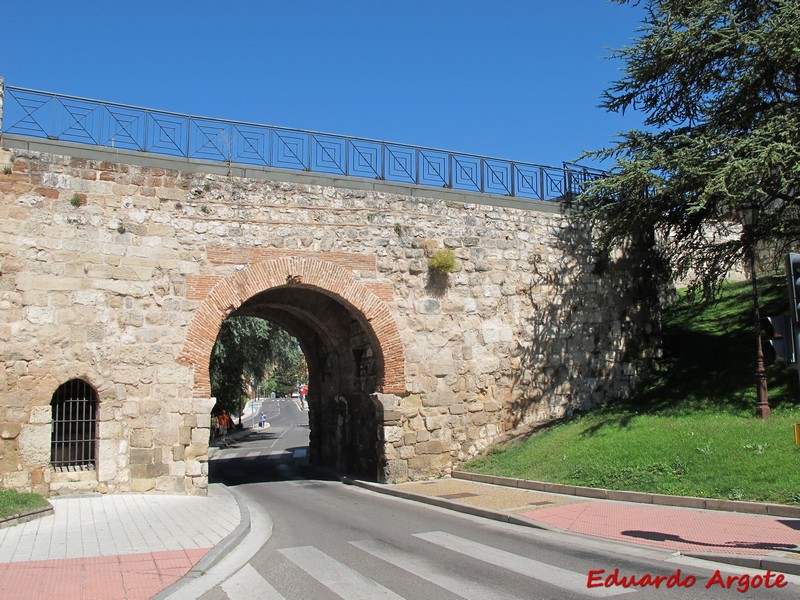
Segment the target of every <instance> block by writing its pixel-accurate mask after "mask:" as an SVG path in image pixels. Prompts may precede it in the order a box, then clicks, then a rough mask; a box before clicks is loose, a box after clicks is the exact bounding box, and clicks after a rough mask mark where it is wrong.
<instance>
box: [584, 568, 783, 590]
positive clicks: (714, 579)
mask: <svg viewBox="0 0 800 600" xmlns="http://www.w3.org/2000/svg"><path fill="white" fill-rule="evenodd" d="M695 583H697V578H696V577H695V576H694V575H684V574H683V573H681V570H680V569H676V570H675V572H674V573H672V574H670V575H651V574H650V573H644V574H642V575H621V574H620V572H619V569H614V570H613V571H609V572H606V570H605V569H592V570H591V571H589V574H588V577H587V579H586V587H587V588H598V587H605V588H612V587H622V588H630V587H639V588H646V587H654V588H660V587H662V586H663V587H665V588H668V589H669V588H690V587H692V586H693V585H694V584H695ZM786 583H787V582H786V577H785V576H784V575H783V574H782V573H773V572H772V571H769V570H767V571H766V572H765V573H764V574H761V573H758V574H756V575H748V574H743V575H723V574H722V573H720V572H719V569H717V570H716V571H714V574H713V575H712V576H711V577H710V578H709V579H708V581H706V582H705V584H704V585H703V587H705V588H706V589H707V590H708V589H711V588H721V589H726V590H730V589H735V590H736V591H737V592H741V593H744V592H746V591H747V590H751V589H757V588H762V587H763V588H766V589H771V588H776V587H777V588H782V587H786Z"/></svg>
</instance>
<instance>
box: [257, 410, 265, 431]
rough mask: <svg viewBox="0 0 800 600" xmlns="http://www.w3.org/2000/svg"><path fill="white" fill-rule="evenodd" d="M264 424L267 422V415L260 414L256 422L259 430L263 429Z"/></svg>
mask: <svg viewBox="0 0 800 600" xmlns="http://www.w3.org/2000/svg"><path fill="white" fill-rule="evenodd" d="M266 422H267V415H265V414H264V413H263V412H262V413H261V418H260V419H259V420H258V427H259V428H260V429H264V423H266Z"/></svg>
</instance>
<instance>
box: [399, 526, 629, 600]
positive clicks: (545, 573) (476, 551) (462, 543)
mask: <svg viewBox="0 0 800 600" xmlns="http://www.w3.org/2000/svg"><path fill="white" fill-rule="evenodd" d="M413 535H414V537H418V538H420V539H423V540H425V541H426V542H430V543H431V544H436V545H437V546H441V547H443V548H447V549H448V550H452V551H454V552H458V553H460V554H464V555H465V556H470V557H472V558H476V559H478V560H481V561H483V562H486V563H489V564H491V565H495V566H497V567H502V568H504V569H508V570H509V571H514V572H515V573H519V574H520V575H525V576H526V577H530V578H532V579H537V580H539V581H543V582H545V583H549V584H550V585H554V586H557V587H560V588H562V589H565V590H570V591H572V592H577V593H580V594H584V595H586V596H594V597H600V598H604V597H607V596H616V595H618V594H627V593H630V592H635V591H636V590H629V589H618V588H587V587H586V582H587V575H586V574H585V573H576V572H575V571H569V570H567V569H562V568H561V567H556V566H555V565H550V564H547V563H543V562H539V561H538V560H533V559H530V558H525V557H524V556H519V555H517V554H512V553H511V552H506V551H505V550H499V549H498V548H493V547H492V546H486V545H485V544H481V543H478V542H473V541H471V540H467V539H464V538H460V537H458V536H455V535H451V534H449V533H445V532H443V531H431V532H428V533H415V534H413Z"/></svg>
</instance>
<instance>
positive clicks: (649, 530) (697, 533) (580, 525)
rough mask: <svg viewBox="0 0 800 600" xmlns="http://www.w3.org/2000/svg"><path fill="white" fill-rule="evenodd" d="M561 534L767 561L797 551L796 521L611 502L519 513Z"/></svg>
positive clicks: (798, 524)
mask: <svg viewBox="0 0 800 600" xmlns="http://www.w3.org/2000/svg"><path fill="white" fill-rule="evenodd" d="M522 515H523V516H525V517H527V518H529V519H532V520H534V521H537V522H540V523H546V524H548V525H552V526H554V527H558V528H560V529H564V530H566V531H571V532H574V533H582V534H585V535H591V536H596V537H603V538H607V539H612V540H619V541H622V542H633V543H636V544H642V545H645V546H654V547H657V548H665V549H668V550H676V551H682V552H723V553H725V554H751V555H768V554H772V553H773V552H780V551H793V550H795V549H796V548H800V521H799V520H797V519H786V518H776V517H766V516H760V515H746V514H741V513H731V512H717V511H709V510H696V509H687V508H674V507H671V508H666V507H660V506H652V505H647V504H642V505H637V504H631V503H622V502H613V501H586V502H579V503H574V504H569V505H563V506H557V507H552V508H541V509H539V510H534V511H528V512H523V513H522Z"/></svg>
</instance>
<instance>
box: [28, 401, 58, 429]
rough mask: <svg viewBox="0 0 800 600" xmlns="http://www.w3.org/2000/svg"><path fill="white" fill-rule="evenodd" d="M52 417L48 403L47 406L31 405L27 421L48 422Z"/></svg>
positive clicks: (32, 422) (33, 422) (34, 422)
mask: <svg viewBox="0 0 800 600" xmlns="http://www.w3.org/2000/svg"><path fill="white" fill-rule="evenodd" d="M52 419H53V409H52V407H51V406H50V405H49V404H48V405H47V406H32V407H31V417H30V420H29V422H30V423H31V424H32V425H33V424H45V423H50V421H52Z"/></svg>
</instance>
